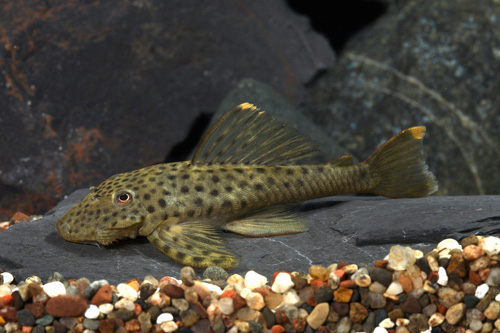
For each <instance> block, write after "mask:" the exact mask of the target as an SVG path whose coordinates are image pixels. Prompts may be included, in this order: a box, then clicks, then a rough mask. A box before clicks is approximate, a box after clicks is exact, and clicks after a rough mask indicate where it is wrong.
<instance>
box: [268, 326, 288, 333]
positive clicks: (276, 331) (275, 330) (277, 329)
mask: <svg viewBox="0 0 500 333" xmlns="http://www.w3.org/2000/svg"><path fill="white" fill-rule="evenodd" d="M271 332H272V333H283V332H285V328H284V327H283V326H281V325H274V326H273V327H271Z"/></svg>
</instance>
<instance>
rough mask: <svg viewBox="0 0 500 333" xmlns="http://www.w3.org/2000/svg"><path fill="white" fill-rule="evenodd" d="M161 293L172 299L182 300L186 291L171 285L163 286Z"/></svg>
mask: <svg viewBox="0 0 500 333" xmlns="http://www.w3.org/2000/svg"><path fill="white" fill-rule="evenodd" d="M161 291H162V292H163V293H164V294H165V295H167V296H170V297H172V298H181V297H183V296H184V289H182V288H181V287H179V286H176V285H174V284H171V283H168V284H165V285H163V287H162V288H161Z"/></svg>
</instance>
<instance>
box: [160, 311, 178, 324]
mask: <svg viewBox="0 0 500 333" xmlns="http://www.w3.org/2000/svg"><path fill="white" fill-rule="evenodd" d="M172 320H174V316H173V315H172V314H171V313H168V312H163V313H162V314H160V315H159V316H158V318H156V323H157V324H163V323H166V322H167V321H172Z"/></svg>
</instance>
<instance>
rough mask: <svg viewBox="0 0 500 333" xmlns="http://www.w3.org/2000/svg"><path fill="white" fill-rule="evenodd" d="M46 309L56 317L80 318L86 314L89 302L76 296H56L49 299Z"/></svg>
mask: <svg viewBox="0 0 500 333" xmlns="http://www.w3.org/2000/svg"><path fill="white" fill-rule="evenodd" d="M45 309H46V310H47V312H48V313H49V314H50V315H52V316H54V317H78V316H81V315H83V314H84V313H85V310H86V309H87V302H86V301H85V299H83V298H80V297H76V296H65V295H61V296H56V297H54V298H51V299H49V301H48V302H47V304H46V306H45Z"/></svg>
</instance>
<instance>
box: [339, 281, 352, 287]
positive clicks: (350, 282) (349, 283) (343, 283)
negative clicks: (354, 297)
mask: <svg viewBox="0 0 500 333" xmlns="http://www.w3.org/2000/svg"><path fill="white" fill-rule="evenodd" d="M355 285H356V282H354V281H353V280H344V281H342V282H340V284H339V287H343V288H353V287H354V286H355Z"/></svg>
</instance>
